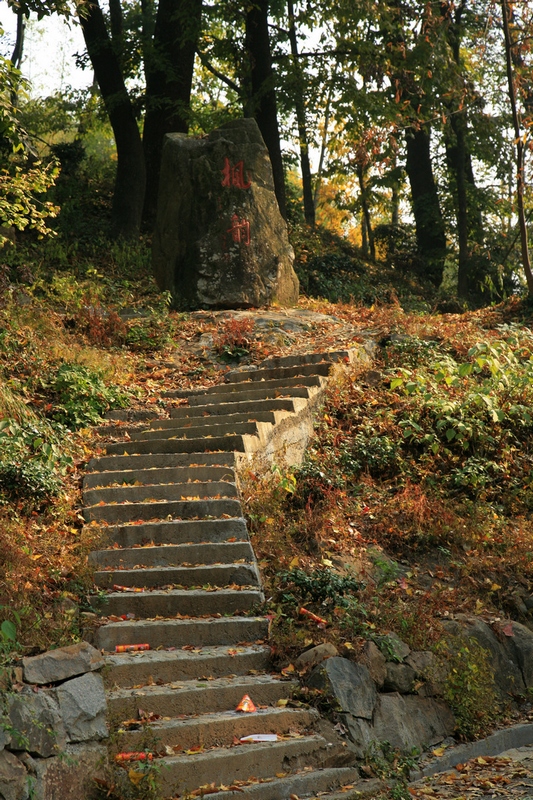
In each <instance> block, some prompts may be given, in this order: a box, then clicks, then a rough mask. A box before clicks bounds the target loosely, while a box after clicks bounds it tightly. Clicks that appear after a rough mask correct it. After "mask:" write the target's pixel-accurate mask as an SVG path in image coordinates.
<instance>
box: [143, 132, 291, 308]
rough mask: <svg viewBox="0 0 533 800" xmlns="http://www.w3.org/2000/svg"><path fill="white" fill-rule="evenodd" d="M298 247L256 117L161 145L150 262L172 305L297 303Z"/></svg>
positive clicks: (170, 138)
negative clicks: (295, 262) (277, 193)
mask: <svg viewBox="0 0 533 800" xmlns="http://www.w3.org/2000/svg"><path fill="white" fill-rule="evenodd" d="M293 260H294V253H293V250H292V247H291V245H290V244H289V239H288V235H287V226H286V224H285V221H284V220H283V218H282V216H281V214H280V211H279V206H278V203H277V200H276V196H275V193H274V182H273V178H272V168H271V165H270V159H269V156H268V151H267V148H266V146H265V143H264V142H263V139H262V137H261V134H260V132H259V128H258V127H257V123H256V122H255V120H254V119H240V120H234V121H232V122H229V123H227V124H226V125H224V126H222V127H221V128H219V129H217V130H215V131H212V132H211V133H210V134H209V136H207V137H203V138H194V137H191V136H186V135H185V134H179V133H171V134H168V135H167V136H166V138H165V144H164V148H163V156H162V164H161V179H160V189H159V200H158V211H157V221H156V228H155V232H154V244H153V269H154V274H155V277H156V280H157V283H158V285H159V287H160V288H161V289H163V290H167V291H169V292H170V293H171V295H172V301H173V305H174V307H176V308H180V309H183V310H186V309H195V308H196V309H197V308H249V307H257V306H263V305H268V304H270V303H272V302H277V303H279V304H280V305H293V304H294V303H296V301H297V299H298V278H297V277H296V274H295V272H294V270H293V268H292V263H293Z"/></svg>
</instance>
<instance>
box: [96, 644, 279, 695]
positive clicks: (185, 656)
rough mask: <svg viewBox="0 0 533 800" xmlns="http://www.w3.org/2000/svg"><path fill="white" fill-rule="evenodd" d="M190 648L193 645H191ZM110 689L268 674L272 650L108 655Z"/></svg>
mask: <svg viewBox="0 0 533 800" xmlns="http://www.w3.org/2000/svg"><path fill="white" fill-rule="evenodd" d="M188 646H190V645H188ZM105 662H106V668H105V670H104V681H105V684H106V686H107V688H119V687H128V686H130V687H132V686H138V685H140V684H143V683H149V682H151V681H152V682H155V683H171V682H172V681H180V680H181V681H186V680H194V679H200V678H205V677H206V676H208V677H210V678H222V677H224V676H227V675H246V674H247V673H249V672H251V671H253V672H266V671H267V670H268V669H269V666H270V647H267V646H265V645H243V646H239V645H235V644H234V643H233V646H231V647H228V645H227V644H226V645H210V646H206V647H203V648H200V647H195V648H194V650H182V649H178V650H172V651H168V650H146V651H140V652H137V653H119V654H117V655H114V654H113V655H107V656H105Z"/></svg>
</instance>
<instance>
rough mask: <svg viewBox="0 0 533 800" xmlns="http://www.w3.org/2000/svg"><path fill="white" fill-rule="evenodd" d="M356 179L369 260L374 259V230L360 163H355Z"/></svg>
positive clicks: (363, 173)
mask: <svg viewBox="0 0 533 800" xmlns="http://www.w3.org/2000/svg"><path fill="white" fill-rule="evenodd" d="M357 180H358V181H359V192H360V199H361V210H362V212H363V220H364V226H363V231H366V238H367V244H368V254H369V256H370V260H371V261H375V260H376V246H375V244H374V232H373V231H372V222H371V219H370V206H369V205H368V189H367V187H366V185H365V172H364V169H363V167H362V166H361V165H360V164H358V165H357ZM364 239H365V237H364V236H363V242H364ZM365 255H366V253H365Z"/></svg>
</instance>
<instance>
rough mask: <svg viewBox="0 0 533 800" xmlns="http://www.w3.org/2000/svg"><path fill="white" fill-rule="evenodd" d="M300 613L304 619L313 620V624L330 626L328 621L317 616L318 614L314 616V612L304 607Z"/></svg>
mask: <svg viewBox="0 0 533 800" xmlns="http://www.w3.org/2000/svg"><path fill="white" fill-rule="evenodd" d="M298 613H299V614H300V616H302V617H307V618H308V619H312V620H313V622H316V623H318V625H327V624H328V621H327V619H323V618H322V617H319V616H317V614H313V612H312V611H308V610H307V609H306V608H304V607H303V606H302V607H301V608H300V609H299V612H298Z"/></svg>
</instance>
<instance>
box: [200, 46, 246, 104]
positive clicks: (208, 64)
mask: <svg viewBox="0 0 533 800" xmlns="http://www.w3.org/2000/svg"><path fill="white" fill-rule="evenodd" d="M196 53H197V55H198V58H199V59H200V61H201V64H202V66H203V67H205V68H206V69H207V70H208V71H209V72H210V73H211V74H212V75H214V76H215V78H218V79H219V81H222V83H225V84H226V86H229V88H230V89H233V91H234V92H236V93H237V95H238V97H242V96H243V92H242V89H241V87H240V86H239V85H238V84H236V83H235V81H232V80H231V78H228V76H227V75H224V74H223V73H222V72H220V70H218V69H217V68H216V67H214V66H213V65H212V64H211V62H210V61H209V59H208V58H207V56H206V55H205V54H204V53H201V52H200V50H198V48H196Z"/></svg>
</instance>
